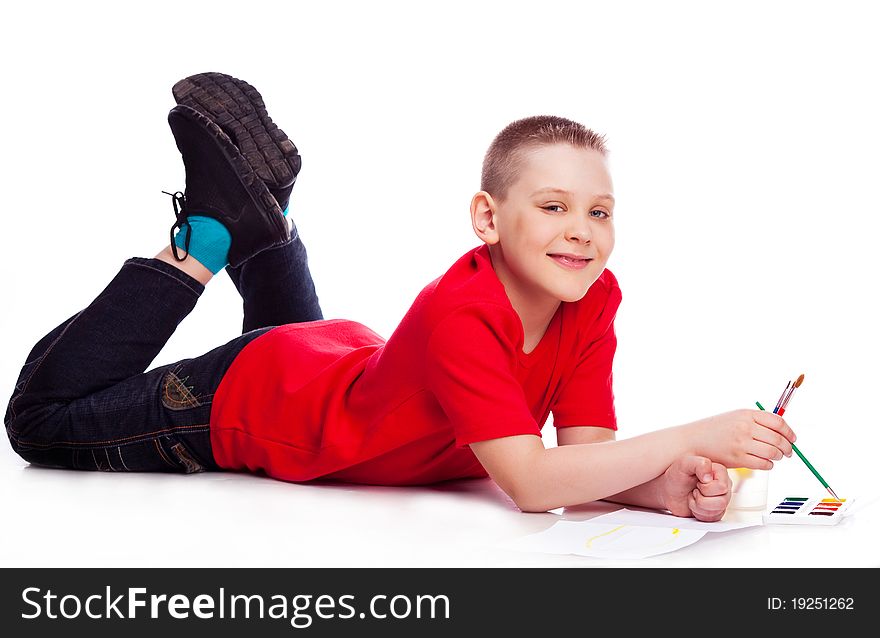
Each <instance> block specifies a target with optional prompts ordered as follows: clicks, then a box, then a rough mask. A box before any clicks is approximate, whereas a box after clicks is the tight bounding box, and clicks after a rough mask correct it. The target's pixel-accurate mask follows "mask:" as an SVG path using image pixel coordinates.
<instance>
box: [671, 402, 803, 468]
mask: <svg viewBox="0 0 880 638" xmlns="http://www.w3.org/2000/svg"><path fill="white" fill-rule="evenodd" d="M685 427H690V428H693V430H691V436H692V439H691V440H692V442H693V444H692V445H691V449H692V450H693V452H694V453H695V454H699V455H701V456H707V457H709V458H710V459H712V460H713V461H718V462H719V463H723V464H724V465H725V466H727V467H745V468H748V469H750V470H769V469H771V468H772V467H773V461H778V460H779V459H781V458H782V457H783V456H791V444H792V443H793V442H794V441H796V440H797V437H796V436H795V434H794V432H793V431H792V429H791V428H790V427H789V426H788V423H786V422H785V419H783V418H782V417H781V416H779V415H778V414H773V413H772V412H762V411H760V410H734V411H732V412H725V413H724V414H718V415H716V416H712V417H709V418H708V419H702V420H700V421H695V422H694V423H691V424H689V425H688V426H685Z"/></svg>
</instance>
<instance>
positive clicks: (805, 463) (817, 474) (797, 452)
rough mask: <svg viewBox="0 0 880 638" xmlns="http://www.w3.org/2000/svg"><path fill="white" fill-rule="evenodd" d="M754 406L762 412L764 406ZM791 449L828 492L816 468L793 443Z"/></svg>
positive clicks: (826, 484)
mask: <svg viewBox="0 0 880 638" xmlns="http://www.w3.org/2000/svg"><path fill="white" fill-rule="evenodd" d="M755 405H757V406H758V407H759V408H760V409H761V410H764V406H763V405H761V404H760V403H758V402H757V401H755ZM766 411H767V410H764V412H766ZM791 449H792V450H794V451H795V454H797V455H798V456H799V457H800V459H801V461H803V462H804V465H806V466H807V467H808V468H809V470H810V471H811V472H812V473H813V476H815V477H816V478H817V479H819V482H820V483H821V484H822V485H823V486H825V488H826V489H829V490H830V489H831V487H830V486H829V485H828V483H826V482H825V479H823V478H822V475H820V474H819V472H817V471H816V468H815V467H813V464H812V463H810V462H809V461H808V460H807V457H806V456H804V455H803V454H801V451H800V450H799V449H797V446H796V445H795V444H794V443H792V444H791Z"/></svg>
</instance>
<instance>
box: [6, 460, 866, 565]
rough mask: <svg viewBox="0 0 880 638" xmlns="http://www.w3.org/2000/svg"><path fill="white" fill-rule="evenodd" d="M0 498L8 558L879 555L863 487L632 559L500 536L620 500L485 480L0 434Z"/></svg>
mask: <svg viewBox="0 0 880 638" xmlns="http://www.w3.org/2000/svg"><path fill="white" fill-rule="evenodd" d="M779 469H780V471H782V470H783V468H779ZM797 470H798V468H797V467H794V466H790V471H797ZM782 478H783V479H784V478H785V477H784V475H783V476H782ZM773 492H774V490H773V489H772V488H771V493H773ZM776 492H777V493H781V492H779V490H776ZM777 495H778V494H777ZM783 496H784V494H783ZM0 501H2V504H3V512H4V514H3V523H2V525H0V566H3V567H47V566H65V567H86V566H89V567H120V566H123V567H220V566H235V567H245V566H255V567H336V566H359V567H372V566H388V567H390V566H405V567H421V566H431V567H513V566H535V567H537V566H571V567H593V566H595V567H600V566H606V567H607V566H638V567H645V566H673V567H677V566H695V567H700V566H706V567H708V566H719V567H739V566H755V567H763V566H787V565H790V566H798V565H807V564H809V565H817V566H844V567H863V566H880V550H878V548H877V543H876V538H877V530H878V529H880V504H878V503H877V502H876V501H875V500H872V499H871V498H866V499H862V501H863V503H862V505H863V507H862V508H861V509H860V510H858V511H857V513H856V514H855V515H854V516H852V517H851V518H849V519H847V520H845V521H844V522H843V523H841V524H839V525H838V526H835V527H829V528H812V527H811V528H808V529H805V528H803V527H797V528H794V527H793V526H776V527H767V526H765V527H756V528H749V529H743V530H737V531H733V532H727V533H723V534H708V535H706V536H705V537H704V538H703V539H701V540H700V541H698V542H697V543H695V544H694V545H691V546H689V547H686V548H684V549H681V550H679V551H676V552H672V553H669V554H664V555H662V556H657V557H655V558H651V559H644V560H638V561H607V560H601V559H592V558H584V557H579V556H555V555H550V554H538V553H524V552H518V551H509V550H504V549H502V548H500V547H499V545H500V543H502V542H503V541H505V540H509V539H513V538H517V537H520V536H523V535H526V534H529V533H532V532H537V531H540V530H543V529H546V528H547V527H549V526H550V525H552V524H553V523H554V522H555V521H557V520H559V519H560V517H562V518H565V519H569V520H582V519H586V518H590V517H592V516H594V515H596V514H599V513H605V512H608V511H612V510H614V509H617V508H618V507H619V506H617V505H613V504H610V503H597V504H592V505H587V506H582V507H578V508H570V509H566V510H565V511H562V510H559V511H558V512H554V513H546V514H523V513H521V512H519V511H518V510H517V509H516V508H515V507H514V505H513V503H512V502H511V501H510V500H509V499H508V498H507V497H506V495H504V493H503V492H501V491H500V490H499V489H498V488H497V487H496V486H495V485H494V483H492V482H491V481H490V480H488V479H487V480H478V481H460V482H454V483H449V484H444V485H439V486H435V487H426V488H385V487H362V486H352V485H295V484H288V483H283V482H279V481H275V480H272V479H268V478H260V477H255V476H249V475H239V474H225V473H213V474H200V475H192V476H183V475H150V474H136V475H131V474H114V473H99V472H73V471H61V470H49V469H40V468H34V467H30V466H28V465H27V464H26V463H24V462H23V461H21V460H20V459H18V457H17V456H15V454H14V453H13V452H12V451H11V450H10V449H9V447H8V446H2V452H0Z"/></svg>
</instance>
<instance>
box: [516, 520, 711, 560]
mask: <svg viewBox="0 0 880 638" xmlns="http://www.w3.org/2000/svg"><path fill="white" fill-rule="evenodd" d="M705 534H706V532H705V531H698V530H694V529H686V528H681V527H649V526H636V525H626V524H621V523H604V524H603V523H594V522H592V521H558V522H556V523H554V524H553V526H552V527H550V528H549V529H546V530H544V531H543V532H538V533H537V534H530V535H529V536H525V537H523V538H519V539H516V540H514V541H512V542H509V543H506V544H505V547H507V548H509V549H516V550H520V551H527V552H544V553H547V554H577V555H578V556H593V557H596V558H647V557H649V556H656V555H657V554H665V553H666V552H672V551H675V550H676V549H681V548H682V547H687V546H688V545H691V544H692V543H696V542H697V541H698V540H700V539H701V538H702V537H703V536H704V535H705Z"/></svg>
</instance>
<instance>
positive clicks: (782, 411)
mask: <svg viewBox="0 0 880 638" xmlns="http://www.w3.org/2000/svg"><path fill="white" fill-rule="evenodd" d="M803 382H804V375H801V376H799V377H798V378H797V381H795V382H794V383H792V382H791V381H789V382H788V383H789V384H790V385H791V389H790V390H788V394H785V392H783V393H782V394H783V395H784V396H785V398H783V399H781V400H780V402H779V405H778V406H777V407H776V408H774V410H773V413H774V414H778V415H779V416H782V415H783V414H785V408H786V407H787V406H788V402H789V401H791V395H792V394H794V391H795V390H797V389H798V388H799V387H800V385H801V384H802V383H803ZM785 387H786V389H787V388H788V386H785Z"/></svg>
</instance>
